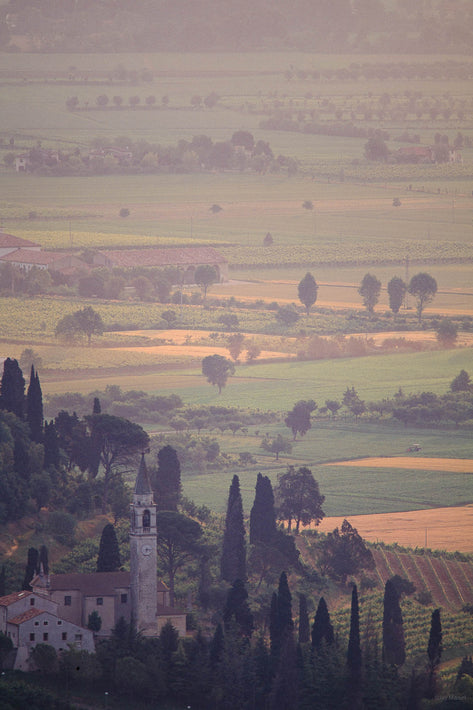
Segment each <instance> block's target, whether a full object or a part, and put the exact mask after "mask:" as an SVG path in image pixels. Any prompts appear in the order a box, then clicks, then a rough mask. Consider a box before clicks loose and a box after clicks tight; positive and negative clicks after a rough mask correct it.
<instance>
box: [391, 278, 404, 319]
mask: <svg viewBox="0 0 473 710" xmlns="http://www.w3.org/2000/svg"><path fill="white" fill-rule="evenodd" d="M406 291H407V286H406V284H405V283H404V281H403V280H402V279H401V278H400V277H399V276H393V278H392V279H391V281H390V282H389V283H388V295H389V308H390V309H391V310H392V312H393V313H399V309H400V308H401V306H402V302H403V300H404V296H405V295H406Z"/></svg>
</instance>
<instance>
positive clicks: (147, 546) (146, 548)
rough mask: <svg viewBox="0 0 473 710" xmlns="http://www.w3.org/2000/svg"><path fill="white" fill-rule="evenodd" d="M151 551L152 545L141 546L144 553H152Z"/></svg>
mask: <svg viewBox="0 0 473 710" xmlns="http://www.w3.org/2000/svg"><path fill="white" fill-rule="evenodd" d="M151 551H152V547H151V545H143V547H142V548H141V552H142V553H143V555H150V554H151Z"/></svg>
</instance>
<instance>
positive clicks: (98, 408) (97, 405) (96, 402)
mask: <svg viewBox="0 0 473 710" xmlns="http://www.w3.org/2000/svg"><path fill="white" fill-rule="evenodd" d="M92 414H102V405H101V404H100V399H99V398H98V397H94V406H93V408H92Z"/></svg>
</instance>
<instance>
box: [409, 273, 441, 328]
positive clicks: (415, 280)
mask: <svg viewBox="0 0 473 710" xmlns="http://www.w3.org/2000/svg"><path fill="white" fill-rule="evenodd" d="M409 293H410V294H411V296H414V297H415V299H416V300H417V317H418V319H419V323H420V322H421V320H422V313H423V310H424V308H425V307H426V305H427V304H428V303H430V302H431V301H433V299H434V296H435V294H436V293H437V282H436V280H435V279H434V277H433V276H431V275H430V274H426V273H420V274H416V275H415V276H413V277H412V279H411V280H410V283H409Z"/></svg>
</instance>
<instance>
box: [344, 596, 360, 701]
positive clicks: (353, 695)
mask: <svg viewBox="0 0 473 710" xmlns="http://www.w3.org/2000/svg"><path fill="white" fill-rule="evenodd" d="M361 661H362V658H361V643H360V608H359V605H358V590H357V588H356V584H354V585H353V590H352V593H351V616H350V636H349V638H348V650H347V669H348V688H347V696H348V697H349V699H350V708H353V710H356V708H359V707H361Z"/></svg>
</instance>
